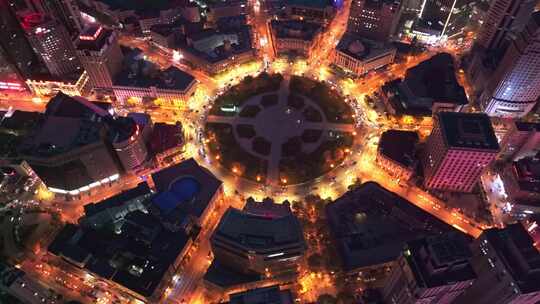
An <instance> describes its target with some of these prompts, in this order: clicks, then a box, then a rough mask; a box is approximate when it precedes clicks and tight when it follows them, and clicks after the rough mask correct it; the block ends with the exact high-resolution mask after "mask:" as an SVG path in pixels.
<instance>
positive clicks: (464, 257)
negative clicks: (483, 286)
mask: <svg viewBox="0 0 540 304" xmlns="http://www.w3.org/2000/svg"><path fill="white" fill-rule="evenodd" d="M470 242H471V239H470V238H469V237H467V236H465V235H463V234H454V233H449V234H445V235H443V236H437V237H425V238H422V239H418V240H414V241H410V242H408V243H407V245H406V250H405V252H404V256H405V258H406V260H407V261H408V262H409V266H410V267H411V270H412V272H413V275H414V277H415V278H416V284H417V285H419V286H421V287H425V288H433V287H438V286H446V285H449V284H455V283H458V282H463V281H469V280H473V279H475V278H476V274H475V272H474V269H473V267H472V265H471V263H470V260H471V258H472V252H471V250H470V248H469V243H470Z"/></svg>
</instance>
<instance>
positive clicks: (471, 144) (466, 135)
mask: <svg viewBox="0 0 540 304" xmlns="http://www.w3.org/2000/svg"><path fill="white" fill-rule="evenodd" d="M498 152H499V144H498V142H497V138H496V137H495V132H494V131H493V127H492V126H491V121H490V120H489V117H488V116H487V115H485V114H473V113H455V112H440V113H438V114H437V116H436V119H435V126H434V127H433V130H432V132H431V134H430V135H429V137H428V139H427V142H426V150H425V153H424V156H423V160H422V162H423V168H424V185H425V186H426V188H428V189H434V190H442V191H454V192H472V190H473V188H474V185H475V184H476V182H477V181H478V178H479V177H480V174H481V173H482V171H483V170H484V168H485V167H487V166H488V165H489V164H490V163H491V162H492V161H493V160H494V159H495V157H496V156H497V153H498Z"/></svg>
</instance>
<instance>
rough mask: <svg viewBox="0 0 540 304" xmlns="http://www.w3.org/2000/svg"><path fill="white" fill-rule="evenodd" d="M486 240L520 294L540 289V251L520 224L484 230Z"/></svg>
mask: <svg viewBox="0 0 540 304" xmlns="http://www.w3.org/2000/svg"><path fill="white" fill-rule="evenodd" d="M483 235H485V237H486V239H487V240H488V242H489V243H490V244H491V246H492V247H493V249H494V250H495V251H496V252H497V254H498V256H499V257H500V258H501V262H502V263H503V264H505V266H506V269H507V271H508V272H509V274H510V276H512V278H513V279H514V281H515V282H516V284H517V285H518V287H519V290H520V291H521V293H522V294H526V293H531V292H538V291H540V284H538V282H540V252H539V251H538V249H536V248H535V247H534V241H533V239H532V237H531V236H530V234H529V233H528V232H527V230H525V228H524V227H523V225H522V224H520V223H517V224H511V225H508V226H506V228H504V229H488V230H484V232H483Z"/></svg>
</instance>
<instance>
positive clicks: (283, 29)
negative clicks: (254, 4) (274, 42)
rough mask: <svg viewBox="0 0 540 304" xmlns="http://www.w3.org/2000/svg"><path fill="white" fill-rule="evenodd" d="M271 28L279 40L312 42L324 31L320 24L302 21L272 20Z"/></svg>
mask: <svg viewBox="0 0 540 304" xmlns="http://www.w3.org/2000/svg"><path fill="white" fill-rule="evenodd" d="M270 27H271V29H272V31H273V32H274V33H275V35H276V37H278V38H291V39H301V40H305V41H311V40H313V38H315V36H316V35H317V33H319V31H320V30H321V29H322V27H321V25H320V24H317V23H313V22H306V21H300V20H272V21H271V22H270Z"/></svg>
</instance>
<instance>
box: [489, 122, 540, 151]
mask: <svg viewBox="0 0 540 304" xmlns="http://www.w3.org/2000/svg"><path fill="white" fill-rule="evenodd" d="M508 124H509V127H508V129H507V130H505V132H504V134H503V135H502V136H501V139H500V146H501V152H500V153H499V156H498V158H499V159H502V160H516V159H520V158H523V157H527V156H534V155H535V154H537V153H538V152H540V123H533V122H524V121H514V120H511V121H509V122H508Z"/></svg>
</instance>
